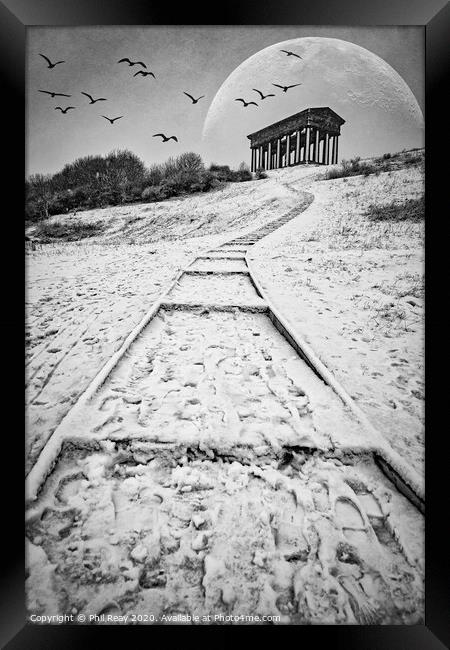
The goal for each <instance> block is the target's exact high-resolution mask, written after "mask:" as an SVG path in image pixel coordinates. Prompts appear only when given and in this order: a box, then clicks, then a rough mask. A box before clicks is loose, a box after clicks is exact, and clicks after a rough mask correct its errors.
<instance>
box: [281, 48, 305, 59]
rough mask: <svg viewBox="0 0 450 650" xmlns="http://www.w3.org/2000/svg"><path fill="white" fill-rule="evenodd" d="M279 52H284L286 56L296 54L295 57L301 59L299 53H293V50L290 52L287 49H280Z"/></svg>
mask: <svg viewBox="0 0 450 650" xmlns="http://www.w3.org/2000/svg"><path fill="white" fill-rule="evenodd" d="M280 52H285V53H286V55H287V56H296V57H297V59H303V57H301V56H300V55H299V54H295V52H290V51H289V50H280Z"/></svg>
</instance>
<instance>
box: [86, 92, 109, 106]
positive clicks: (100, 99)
mask: <svg viewBox="0 0 450 650" xmlns="http://www.w3.org/2000/svg"><path fill="white" fill-rule="evenodd" d="M81 94H82V95H84V96H85V97H89V99H90V100H91V101H90V102H89V104H95V102H106V101H108V100H107V99H106V97H99V98H98V99H94V98H93V97H92V95H90V94H89V93H84V92H83V91H81Z"/></svg>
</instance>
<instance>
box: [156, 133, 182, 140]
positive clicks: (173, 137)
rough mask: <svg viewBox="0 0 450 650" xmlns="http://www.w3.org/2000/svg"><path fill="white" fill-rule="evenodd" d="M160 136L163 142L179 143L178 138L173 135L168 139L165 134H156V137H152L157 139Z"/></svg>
mask: <svg viewBox="0 0 450 650" xmlns="http://www.w3.org/2000/svg"><path fill="white" fill-rule="evenodd" d="M158 136H161V138H162V139H163V142H168V141H169V140H175V142H178V138H176V137H175V136H174V135H171V136H170V138H168V137H167V136H166V135H164V133H155V135H153V136H152V137H153V138H157V137H158Z"/></svg>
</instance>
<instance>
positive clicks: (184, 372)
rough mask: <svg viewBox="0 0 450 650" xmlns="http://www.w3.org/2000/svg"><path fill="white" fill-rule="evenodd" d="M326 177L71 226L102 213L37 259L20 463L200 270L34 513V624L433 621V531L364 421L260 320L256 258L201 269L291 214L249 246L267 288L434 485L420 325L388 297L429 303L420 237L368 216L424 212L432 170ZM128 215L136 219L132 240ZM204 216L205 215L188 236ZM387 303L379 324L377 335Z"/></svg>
mask: <svg viewBox="0 0 450 650" xmlns="http://www.w3.org/2000/svg"><path fill="white" fill-rule="evenodd" d="M322 173H323V170H321V169H318V168H314V167H313V168H301V167H300V168H296V169H290V170H284V171H278V172H272V173H271V174H270V178H268V179H266V180H264V181H258V182H257V183H243V184H239V185H238V186H236V187H231V188H227V189H226V190H224V192H223V193H220V192H215V193H213V194H214V195H215V196H213V195H210V196H208V195H200V196H197V197H189V198H188V199H185V201H186V203H185V208H186V206H187V208H186V209H184V208H183V206H182V203H183V201H182V200H181V201H180V200H177V201H175V202H172V201H171V202H165V203H163V204H153V205H151V206H148V207H149V209H150V210H153V211H154V212H152V215H153V216H152V217H150V222H151V223H150V225H149V223H147V221H146V219H147V218H146V217H145V213H144V216H142V214H143V213H142V211H143V210H146V206H134V207H133V208H130V207H127V208H126V209H125V208H116V209H113V210H111V211H109V212H108V211H104V212H103V211H95V212H96V214H95V216H93V214H92V213H86V214H84V215H78V217H77V218H80V219H94V220H95V221H97V220H98V219H99V218H101V219H103V221H104V222H105V224H107V226H106V228H105V229H104V231H103V233H102V235H101V236H98V237H95V238H93V239H91V240H90V241H89V242H85V243H82V244H69V245H68V244H57V245H56V244H55V245H46V246H44V247H43V249H42V250H38V251H34V252H31V253H30V254H29V257H28V273H27V278H28V295H27V297H28V305H27V314H28V330H27V336H28V346H27V355H28V356H27V360H28V362H29V370H28V373H27V379H28V390H27V398H28V417H29V423H28V428H27V442H28V451H29V456H28V466H31V465H32V464H33V462H34V461H35V460H36V458H37V456H38V454H39V451H40V450H41V449H42V447H43V445H44V444H45V442H46V441H48V440H49V439H50V443H49V444H52V440H51V438H50V435H51V432H52V431H53V430H54V429H55V428H56V427H57V426H58V424H59V423H60V422H61V419H62V417H63V416H64V415H65V414H67V413H68V411H69V409H70V406H71V404H72V403H73V402H74V401H75V400H76V398H77V397H78V396H79V395H80V393H81V392H82V390H83V388H84V387H85V386H86V385H87V384H88V383H89V381H90V380H91V379H92V378H93V376H94V375H95V373H96V372H97V371H98V370H99V369H100V367H101V366H102V365H103V364H104V362H105V361H106V359H108V358H109V357H110V356H111V354H112V353H113V351H114V350H116V349H117V348H118V347H119V346H120V345H121V343H122V342H123V340H124V338H125V336H126V335H127V334H128V333H129V331H130V330H131V329H132V328H133V327H134V326H135V325H136V323H137V322H139V320H140V319H141V318H142V316H143V314H144V313H145V312H146V311H147V310H148V308H149V307H150V305H151V303H152V302H153V301H154V300H155V299H156V298H157V297H158V296H159V295H160V293H161V290H162V287H163V286H165V285H166V283H168V282H169V281H170V279H171V278H173V277H174V275H175V273H176V272H177V270H178V269H179V268H182V267H184V266H186V265H187V262H188V260H190V259H192V257H195V256H200V258H199V259H198V260H197V261H196V262H195V263H194V264H193V265H192V267H190V268H191V272H190V273H188V274H185V275H184V276H183V277H182V278H181V279H180V281H179V283H178V284H177V285H176V286H175V287H174V288H173V290H172V291H171V292H170V294H169V300H170V301H173V302H174V303H175V304H174V305H172V306H170V305H167V306H166V307H165V308H164V309H163V310H161V311H160V312H159V313H158V314H157V316H156V317H155V318H154V319H153V320H151V321H150V323H149V324H148V325H147V326H146V327H145V328H144V329H143V331H142V332H141V334H140V335H139V336H138V338H137V339H136V340H135V342H134V343H133V344H132V345H131V347H130V348H129V349H128V351H127V353H126V354H125V355H124V356H123V357H122V359H121V360H120V361H119V363H118V364H117V366H116V367H115V368H114V369H113V371H112V372H111V374H110V376H109V377H108V378H107V379H106V381H105V382H104V383H103V384H102V386H100V388H99V390H98V391H97V392H96V393H95V395H94V396H93V397H92V398H91V399H90V400H89V401H88V403H87V404H86V405H85V407H84V408H83V410H82V411H78V412H77V413H75V414H73V416H72V418H71V416H70V414H69V416H68V418H67V419H66V423H67V422H68V425H67V426H66V433H67V435H66V438H65V439H64V443H63V445H62V447H61V449H60V450H59V452H58V455H57V458H56V463H55V465H54V467H53V469H52V471H51V472H50V474H49V476H48V478H47V480H46V481H45V483H44V485H43V489H42V491H41V492H40V494H39V495H38V498H37V499H36V500H35V501H34V502H32V503H30V504H29V509H28V513H27V540H28V542H27V576H28V577H27V585H26V591H27V601H28V610H29V612H30V613H33V614H36V615H41V616H45V615H51V614H65V615H67V616H73V617H74V622H76V620H77V617H78V616H81V617H83V616H84V617H86V618H85V619H78V620H84V621H86V622H92V619H91V620H90V619H89V617H90V616H99V617H100V618H99V619H96V621H95V622H114V621H115V622H125V623H138V624H141V623H153V622H160V623H161V622H163V623H164V622H166V623H171V622H189V619H188V617H190V616H191V617H192V616H198V617H199V619H200V621H199V622H202V623H211V622H216V623H224V622H234V623H236V624H243V623H245V622H251V620H250V619H249V618H247V619H245V618H243V617H255V616H259V617H264V616H265V617H269V619H266V621H264V620H263V619H262V618H260V619H259V620H258V619H256V620H255V619H253V622H267V621H270V620H273V622H277V623H288V624H289V623H291V624H292V623H294V624H295V623H318V624H323V623H331V624H348V623H350V624H355V623H359V624H377V623H383V624H415V623H421V622H423V578H424V574H423V571H424V560H423V523H424V519H423V516H422V514H421V513H420V512H419V510H418V509H417V508H416V507H415V506H414V505H412V504H411V503H410V502H409V501H408V500H407V499H406V498H405V496H403V495H402V494H400V493H399V492H398V490H397V489H396V488H395V486H394V485H393V484H392V483H391V482H390V481H389V480H388V478H387V477H386V476H385V475H384V474H383V473H382V472H381V471H380V469H379V467H378V466H377V465H376V464H375V462H374V459H373V454H372V452H371V445H372V443H373V441H372V440H370V439H369V437H368V435H367V433H364V430H363V428H362V427H361V426H360V423H359V422H358V421H357V420H356V419H355V417H354V415H353V414H352V413H351V411H349V410H348V409H347V408H346V407H345V406H344V404H343V403H342V402H341V401H340V399H339V398H338V396H337V395H336V394H335V393H334V392H333V391H332V390H331V388H329V387H328V386H326V385H325V384H324V383H323V382H322V381H321V380H320V379H319V378H318V377H317V376H316V375H315V373H313V372H312V370H311V369H310V368H309V367H308V366H307V365H306V364H305V363H304V361H302V360H301V359H300V357H299V356H298V355H297V354H296V353H295V351H294V350H293V348H292V347H291V346H290V345H289V344H288V343H287V341H286V340H285V339H284V338H283V337H282V336H281V335H280V334H279V332H278V331H277V330H276V329H275V327H274V326H273V324H272V322H271V321H270V319H269V318H268V317H267V314H266V313H265V312H264V311H262V309H264V300H263V299H261V298H260V297H259V296H258V295H257V293H256V291H255V289H254V287H253V286H252V284H251V282H250V280H249V276H248V269H247V268H246V265H245V262H244V261H243V259H242V254H238V253H235V252H230V253H228V254H226V253H223V252H222V250H221V251H220V252H217V253H214V254H212V255H209V256H208V257H206V256H205V251H206V250H207V249H210V248H213V247H218V246H219V245H220V244H221V242H223V241H226V240H227V239H231V238H232V237H237V236H239V235H241V234H242V233H247V232H251V231H252V230H254V229H256V228H260V227H261V226H263V225H264V224H266V223H267V222H268V221H270V220H271V219H277V218H279V217H282V215H283V214H286V212H292V216H293V217H295V218H294V219H293V221H291V222H290V223H288V224H287V225H285V226H283V227H282V228H281V229H280V230H278V231H275V232H274V233H273V234H272V235H269V236H268V237H267V238H266V239H264V240H262V241H261V243H259V244H257V245H256V246H255V247H254V248H253V249H252V250H251V253H250V256H251V257H253V258H254V262H253V265H254V267H255V269H256V272H257V274H258V277H260V278H261V279H262V282H263V284H264V286H265V288H266V289H267V291H268V293H269V295H270V297H271V299H272V300H273V302H274V303H275V304H276V305H277V306H278V307H279V308H280V311H281V312H282V313H283V315H285V316H286V317H287V319H288V320H289V321H290V322H291V323H292V324H293V326H294V327H295V328H296V329H298V330H300V331H301V332H302V334H303V335H304V338H306V339H307V340H308V342H309V343H310V344H311V345H312V347H313V348H314V350H315V351H316V352H318V354H319V355H320V356H321V358H322V359H323V360H324V362H325V363H326V364H327V365H328V366H329V367H330V368H331V369H332V370H333V372H334V373H335V374H336V376H337V377H338V379H339V380H340V381H342V383H343V384H344V385H345V387H346V388H347V389H348V390H349V392H351V393H352V394H354V396H355V399H356V400H357V402H358V403H359V404H360V406H361V407H362V408H363V409H364V410H365V411H366V413H367V414H368V415H369V418H371V419H372V421H373V422H374V424H375V427H376V428H377V429H379V430H380V432H381V433H382V434H383V435H384V436H385V437H386V439H387V440H388V441H389V442H390V443H391V444H392V446H394V447H395V448H396V449H397V450H398V451H399V453H400V454H401V455H402V456H403V457H404V458H407V459H408V461H409V462H410V463H411V465H412V466H415V467H416V468H418V469H420V468H421V461H422V454H423V446H422V442H423V441H422V433H421V421H420V420H421V407H418V406H417V404H416V403H415V402H414V400H416V401H417V402H420V404H422V401H423V400H422V399H421V398H420V399H419V397H417V396H416V395H414V392H413V391H414V390H416V388H417V390H419V388H420V389H422V388H423V387H422V386H421V384H420V381H421V380H422V374H423V373H422V368H421V364H422V363H423V359H422V356H421V347H420V343H419V342H420V341H421V336H422V321H421V312H420V311H419V312H418V317H419V320H418V321H417V322H416V323H415V324H414V323H410V322H408V324H407V327H406V328H405V329H404V331H401V327H400V326H397V321H396V317H394V316H393V315H392V313H391V311H390V310H392V309H393V307H390V306H386V305H385V304H384V302H383V300H385V298H386V296H388V299H389V300H390V301H391V302H392V301H393V300H394V298H393V296H394V291H395V292H396V294H395V295H396V296H397V300H398V301H400V302H399V304H400V305H402V304H403V302H402V301H403V297H402V296H401V294H404V293H405V292H406V295H407V296H408V298H410V302H411V301H412V300H413V298H414V300H415V301H416V303H415V304H416V305H419V307H420V309H422V308H423V307H422V306H421V303H420V297H421V296H422V294H421V293H420V291H423V289H422V288H421V286H422V285H421V278H420V273H421V264H422V257H421V255H422V250H421V249H422V231H421V226H418V225H412V224H409V225H406V226H405V225H402V224H396V225H389V226H386V224H383V225H382V226H380V224H379V223H376V224H369V226H368V225H367V224H366V221H365V217H363V216H362V214H361V213H362V212H363V211H364V209H365V207H366V205H367V204H368V203H370V202H373V201H375V200H378V199H379V196H380V195H381V196H383V197H385V198H386V200H388V199H389V200H392V198H394V197H395V196H399V197H401V198H402V199H404V198H407V197H408V196H415V195H418V194H419V193H420V192H421V191H422V176H421V174H420V172H419V171H418V170H417V169H414V168H413V169H408V170H399V171H395V172H392V174H391V175H387V174H384V175H383V174H380V175H379V176H373V177H369V178H367V179H365V178H362V177H357V178H350V179H348V180H343V179H341V180H336V181H320V180H319V176H320V175H321V174H322ZM343 188H345V189H343ZM387 192H388V194H387ZM311 194H313V195H314V197H315V200H314V202H313V203H312V204H311V205H310V206H309V207H307V205H308V203H309V202H310V200H311ZM222 199H223V202H222ZM272 199H274V200H272ZM203 201H204V203H202V202H203ZM239 207H240V208H241V209H242V212H239ZM305 208H306V210H305V211H303V212H302V210H304V209H305ZM131 209H132V210H135V211H136V213H135V214H134V217H133V218H135V217H137V216H139V217H140V218H139V219H136V221H135V222H134V223H131V222H129V223H128V226H127V227H126V228H125V230H124V231H123V240H124V241H121V242H120V243H119V241H120V239H121V235H120V228H121V225H120V224H122V226H123V225H124V221H123V220H124V219H125V218H129V216H130V215H126V214H124V212H125V211H126V210H131ZM163 209H164V210H165V212H163V211H162V210H163ZM210 209H213V210H214V216H213V217H211V218H210V217H207V215H208V214H209V213H208V210H210ZM172 210H173V211H174V212H172ZM232 210H233V211H234V210H236V212H232ZM100 212H102V214H101V215H100V216H99V213H100ZM297 212H298V213H299V215H298V216H296V213H297ZM192 213H195V214H196V215H197V217H199V215H203V216H204V217H205V219H204V223H203V226H201V227H200V229H199V231H198V232H197V231H196V233H195V234H196V235H197V236H195V237H193V236H192V235H193V233H192V231H189V227H190V226H189V224H188V221H187V219H186V214H189V215H191V214H192ZM141 217H142V218H141ZM206 217H207V218H206ZM70 218H71V217H69V216H67V217H64V219H70ZM200 218H203V217H201V216H200ZM177 223H178V226H177ZM227 228H230V229H232V230H229V231H227ZM177 229H178V230H177ZM177 231H178V238H177V236H176V233H177ZM200 233H201V234H200ZM205 233H206V234H205ZM198 235H200V236H198ZM153 237H160V238H161V239H159V240H154V241H153V242H152V243H150V239H151V238H153ZM131 242H136V243H131ZM137 242H142V243H139V244H138V243H137ZM225 249H226V247H223V250H225ZM226 257H228V259H225V258H226ZM196 272H197V273H196ZM211 272H212V274H211ZM205 273H208V275H205ZM414 274H417V276H416V275H414ZM411 277H413V279H414V286H413V285H412V280H411ZM308 278H309V279H308ZM373 285H376V286H373ZM386 292H387V293H386ZM419 293H420V295H419V296H418V295H417V294H419ZM362 296H364V299H365V300H366V301H367V306H365V303H364V302H363V301H362V300H359V301H358V298H360V299H362ZM411 296H412V297H413V298H411ZM177 301H178V304H177ZM377 301H378V302H377ZM189 302H194V303H199V302H200V303H204V306H203V307H190V306H188V305H186V304H185V303H189ZM410 302H409V303H408V304H410ZM209 303H216V305H217V308H216V309H214V308H211V306H210V305H209ZM248 303H251V304H253V305H254V307H253V308H252V309H248V307H245V305H246V304H248ZM236 305H241V307H240V308H239V307H237V306H236ZM378 305H381V307H382V309H383V310H385V311H384V312H383V313H385V312H386V313H388V314H389V315H390V316H389V318H386V319H385V320H388V321H389V325H390V326H389V328H386V329H383V328H382V327H380V326H375V325H372V320H373V313H372V312H375V313H376V315H377V317H378V319H380V318H382V317H381V316H380V313H381V312H380V310H379V309H378ZM410 306H411V307H412V306H414V305H410ZM395 313H397V312H395ZM408 313H409V312H408ZM397 315H398V314H397ZM366 320H367V321H368V324H367V323H366ZM398 320H399V321H404V320H405V318H404V317H402V318H400V317H398ZM392 323H394V324H392ZM414 325H415V329H416V331H410V329H412V328H413V326H414ZM361 330H363V331H362V332H361ZM352 339H356V340H352ZM365 339H367V340H365ZM401 346H402V347H401ZM333 355H336V356H333ZM338 355H339V358H338ZM402 360H403V361H402ZM405 360H406V361H405ZM395 363H398V364H400V365H392V364H395ZM404 366H406V369H405V367H404ZM366 368H367V369H366ZM377 373H378V374H377ZM398 376H400V377H402V378H403V380H402V381H400V379H399V378H398ZM390 382H392V386H391V385H390ZM401 386H403V390H401ZM387 394H388V395H389V399H391V400H393V401H394V402H395V405H396V407H395V408H394V407H393V406H389V402H387V401H386V400H387V396H386V395H387ZM378 401H379V415H378V417H376V415H375V414H376V412H377V408H376V404H377V402H378ZM400 405H401V406H400ZM407 407H408V408H407ZM389 409H390V411H389ZM389 413H391V419H389V417H388V415H389ZM392 413H394V414H396V418H394V417H393V416H392ZM108 616H109V617H112V618H110V619H109V620H108V618H107V617H108ZM145 616H146V617H147V618H145ZM211 616H218V617H219V618H218V619H216V620H212V619H211V618H209V619H208V617H211ZM114 617H116V619H114ZM139 617H140V618H139ZM220 617H222V618H220ZM226 617H228V621H227V618H226ZM233 617H234V618H233Z"/></svg>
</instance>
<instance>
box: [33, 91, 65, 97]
mask: <svg viewBox="0 0 450 650" xmlns="http://www.w3.org/2000/svg"><path fill="white" fill-rule="evenodd" d="M38 92H39V93H45V94H46V95H50V96H51V97H52V98H54V97H72V95H65V94H64V93H52V92H50V90H38Z"/></svg>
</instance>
